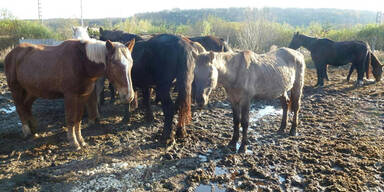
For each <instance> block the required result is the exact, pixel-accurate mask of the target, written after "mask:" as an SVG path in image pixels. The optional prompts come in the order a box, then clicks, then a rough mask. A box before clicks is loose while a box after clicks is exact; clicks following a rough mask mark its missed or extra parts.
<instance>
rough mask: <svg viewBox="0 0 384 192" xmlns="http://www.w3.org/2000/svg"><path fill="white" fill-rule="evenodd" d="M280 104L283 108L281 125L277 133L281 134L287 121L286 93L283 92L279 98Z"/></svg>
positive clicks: (287, 105) (287, 102) (287, 100)
mask: <svg viewBox="0 0 384 192" xmlns="http://www.w3.org/2000/svg"><path fill="white" fill-rule="evenodd" d="M280 102H281V107H282V108H283V118H282V119H281V125H280V129H279V131H278V133H279V134H283V133H284V130H285V128H286V127H287V119H288V107H289V98H288V96H287V92H285V93H284V94H283V95H282V96H281V97H280Z"/></svg>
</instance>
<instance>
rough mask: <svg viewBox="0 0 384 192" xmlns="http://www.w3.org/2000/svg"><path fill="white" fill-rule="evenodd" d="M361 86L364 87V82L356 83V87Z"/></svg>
mask: <svg viewBox="0 0 384 192" xmlns="http://www.w3.org/2000/svg"><path fill="white" fill-rule="evenodd" d="M363 85H364V82H363V81H361V80H358V81H357V82H356V87H361V86H363Z"/></svg>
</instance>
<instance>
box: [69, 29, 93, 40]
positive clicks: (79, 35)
mask: <svg viewBox="0 0 384 192" xmlns="http://www.w3.org/2000/svg"><path fill="white" fill-rule="evenodd" d="M72 31H73V35H72V38H73V39H79V40H89V39H91V38H90V37H89V35H88V27H81V26H78V27H72Z"/></svg>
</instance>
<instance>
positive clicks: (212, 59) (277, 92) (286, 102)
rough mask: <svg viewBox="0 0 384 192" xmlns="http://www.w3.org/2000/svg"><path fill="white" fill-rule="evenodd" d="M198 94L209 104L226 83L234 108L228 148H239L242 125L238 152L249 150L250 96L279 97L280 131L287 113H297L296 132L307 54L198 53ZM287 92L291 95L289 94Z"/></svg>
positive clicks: (284, 50) (285, 51)
mask: <svg viewBox="0 0 384 192" xmlns="http://www.w3.org/2000/svg"><path fill="white" fill-rule="evenodd" d="M195 58H196V68H195V79H194V83H195V88H196V89H195V94H196V101H197V103H198V104H199V105H200V106H203V105H205V104H207V102H208V97H209V94H210V93H211V91H212V89H213V88H215V87H216V85H217V83H220V84H222V85H223V86H224V88H225V90H226V92H227V95H228V99H229V101H230V102H231V105H232V110H233V124H234V133H233V137H232V140H231V142H230V143H229V145H228V146H229V147H230V148H231V149H236V143H237V141H238V139H239V124H240V123H241V126H242V128H243V138H242V142H241V146H240V149H239V152H244V151H245V150H246V144H247V129H248V123H249V106H250V102H251V99H275V98H280V100H281V104H282V108H283V119H282V121H281V126H280V130H279V131H280V132H284V129H285V127H286V125H287V113H288V109H289V108H290V109H291V110H292V111H293V112H294V117H293V121H292V128H291V130H290V135H296V127H297V124H298V112H299V108H300V99H301V95H302V89H303V85H304V73H305V62H304V56H303V55H302V54H301V53H299V52H297V51H295V50H293V49H289V48H280V49H277V50H274V51H271V52H269V53H267V54H262V55H258V54H256V53H254V52H252V51H242V52H239V53H234V52H225V53H216V52H209V53H208V52H206V53H202V54H199V55H195ZM288 91H290V92H291V95H290V96H288Z"/></svg>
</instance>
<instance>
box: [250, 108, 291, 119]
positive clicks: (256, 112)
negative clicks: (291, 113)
mask: <svg viewBox="0 0 384 192" xmlns="http://www.w3.org/2000/svg"><path fill="white" fill-rule="evenodd" d="M281 114H283V109H279V110H277V109H275V107H273V106H272V105H266V106H264V108H261V109H251V111H250V114H249V122H251V123H254V122H256V121H258V120H259V119H261V118H262V117H264V116H267V115H281Z"/></svg>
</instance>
